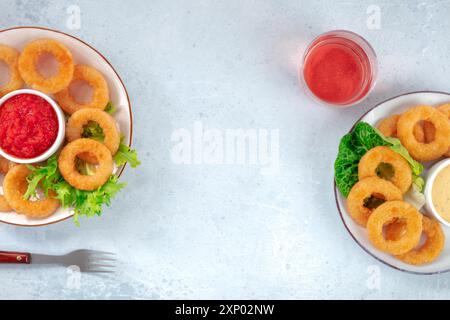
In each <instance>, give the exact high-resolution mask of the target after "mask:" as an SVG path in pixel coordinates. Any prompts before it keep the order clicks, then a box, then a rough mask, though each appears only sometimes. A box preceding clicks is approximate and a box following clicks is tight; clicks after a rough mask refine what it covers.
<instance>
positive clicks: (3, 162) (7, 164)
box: [0, 156, 16, 174]
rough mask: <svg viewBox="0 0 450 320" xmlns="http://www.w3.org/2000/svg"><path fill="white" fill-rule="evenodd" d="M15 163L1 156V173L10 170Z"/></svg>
mask: <svg viewBox="0 0 450 320" xmlns="http://www.w3.org/2000/svg"><path fill="white" fill-rule="evenodd" d="M15 165H16V164H15V163H14V162H11V161H9V160H8V159H6V158H3V157H2V156H0V173H3V174H5V173H7V172H8V171H9V169H11V168H12V167H14V166H15Z"/></svg>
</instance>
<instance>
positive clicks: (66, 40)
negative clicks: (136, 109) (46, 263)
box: [0, 27, 133, 227]
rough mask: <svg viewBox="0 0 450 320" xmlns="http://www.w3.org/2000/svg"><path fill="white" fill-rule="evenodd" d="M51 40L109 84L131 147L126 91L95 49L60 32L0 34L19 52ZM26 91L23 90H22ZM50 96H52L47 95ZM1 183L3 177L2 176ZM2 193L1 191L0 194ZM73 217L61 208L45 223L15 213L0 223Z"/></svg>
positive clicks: (16, 30)
mask: <svg viewBox="0 0 450 320" xmlns="http://www.w3.org/2000/svg"><path fill="white" fill-rule="evenodd" d="M42 38H46V39H54V40H57V41H59V42H61V43H62V44H64V45H65V46H66V47H67V48H68V49H69V50H70V51H71V52H72V56H73V59H74V62H75V64H85V65H88V66H91V67H94V68H95V69H97V70H98V71H100V72H101V73H102V74H103V76H104V77H105V80H106V81H107V83H108V86H109V91H110V101H111V102H112V103H113V105H114V106H115V107H116V108H117V111H116V112H115V113H114V118H115V119H116V121H117V124H118V126H119V128H120V132H121V134H122V135H123V136H124V140H123V141H124V143H128V145H129V146H131V142H132V135H133V132H132V130H133V116H132V111H131V103H130V98H129V96H128V92H127V89H126V87H125V85H124V83H123V81H122V79H121V78H120V76H119V74H118V73H117V72H116V70H115V69H114V67H113V66H112V65H111V63H110V62H109V61H108V60H107V59H106V58H105V57H104V56H103V55H102V54H101V53H100V52H99V51H98V50H96V49H95V48H94V47H92V46H91V45H89V44H87V43H86V42H84V41H83V40H81V39H78V38H77V37H74V36H72V35H69V34H66V33H64V32H61V31H57V30H52V29H47V28H42V27H15V28H10V29H5V30H0V43H1V44H5V45H8V46H11V47H14V48H16V49H17V50H19V51H21V50H22V49H23V48H24V46H25V45H26V44H27V43H28V42H30V41H32V40H36V39H42ZM24 88H26V87H24ZM50 96H51V95H50ZM124 168H125V166H121V167H116V168H115V169H114V173H115V174H116V175H119V176H120V175H121V174H122V172H123V170H124ZM1 180H3V176H1ZM2 191H3V190H2ZM72 216H73V210H71V209H64V208H60V209H58V211H57V212H56V213H55V214H53V215H52V216H50V217H48V218H45V219H30V218H28V217H26V216H25V215H20V214H17V213H15V212H11V213H0V222H4V223H8V224H12V225H17V226H26V227H35V226H44V225H48V224H53V223H57V222H60V221H63V220H66V219H68V218H70V217H72Z"/></svg>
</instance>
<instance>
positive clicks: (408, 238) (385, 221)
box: [367, 201, 422, 255]
mask: <svg viewBox="0 0 450 320" xmlns="http://www.w3.org/2000/svg"><path fill="white" fill-rule="evenodd" d="M397 219H399V220H402V221H404V222H405V225H406V226H405V229H406V230H405V232H404V234H403V235H402V236H401V237H399V238H398V239H395V240H388V239H386V238H385V237H384V235H383V228H384V227H385V226H386V225H389V224H390V223H392V222H394V221H396V220H397ZM367 232H368V237H369V240H370V242H371V243H372V244H373V245H374V246H375V247H376V248H377V249H379V250H381V251H384V252H387V253H390V254H393V255H401V254H404V253H407V252H408V251H411V250H412V249H413V248H415V247H416V246H417V245H418V244H419V241H420V236H421V235H422V214H421V213H420V212H419V211H417V209H416V208H414V207H413V206H412V205H410V204H409V203H407V202H404V201H388V202H386V203H383V204H382V205H381V206H379V207H378V208H376V209H375V210H374V212H373V213H372V214H371V215H370V217H369V220H368V221H367Z"/></svg>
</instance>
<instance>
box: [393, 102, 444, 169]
mask: <svg viewBox="0 0 450 320" xmlns="http://www.w3.org/2000/svg"><path fill="white" fill-rule="evenodd" d="M420 121H428V122H430V123H431V124H432V125H433V126H434V127H435V129H436V134H435V136H436V137H435V139H434V140H433V141H432V142H430V143H422V142H419V141H417V139H416V138H415V136H414V133H413V129H414V126H415V124H416V123H418V122H420ZM397 134H398V136H399V138H400V141H401V142H402V144H403V145H404V146H405V148H406V149H408V151H409V153H410V154H411V156H412V157H413V158H414V159H416V160H418V161H432V160H436V159H438V158H439V157H441V156H443V155H444V154H445V153H446V152H447V151H448V149H449V148H450V122H449V121H448V119H447V118H446V117H445V116H444V114H443V113H442V112H439V111H437V110H436V109H434V108H432V107H430V106H417V107H414V108H411V109H409V110H408V111H406V112H405V113H404V114H402V115H401V116H400V119H399V120H398V125H397Z"/></svg>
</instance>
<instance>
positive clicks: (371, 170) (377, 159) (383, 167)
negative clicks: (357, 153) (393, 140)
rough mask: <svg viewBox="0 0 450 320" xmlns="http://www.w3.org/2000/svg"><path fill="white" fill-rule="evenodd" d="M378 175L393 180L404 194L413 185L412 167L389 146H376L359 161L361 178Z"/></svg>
mask: <svg viewBox="0 0 450 320" xmlns="http://www.w3.org/2000/svg"><path fill="white" fill-rule="evenodd" d="M376 176H378V177H379V178H382V179H385V180H388V181H390V182H392V183H393V184H394V185H395V186H396V187H397V188H399V189H400V191H401V192H402V193H403V194H404V193H406V192H407V191H408V190H409V188H410V187H411V183H412V170H411V167H410V166H409V164H408V162H407V161H406V160H405V159H404V158H403V157H402V156H401V155H399V154H398V153H397V152H394V151H392V150H391V149H389V148H388V147H382V146H380V147H375V148H373V149H371V150H369V151H368V152H367V153H366V154H365V155H364V156H363V157H362V158H361V160H360V161H359V165H358V177H359V180H362V179H364V178H368V177H376Z"/></svg>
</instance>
